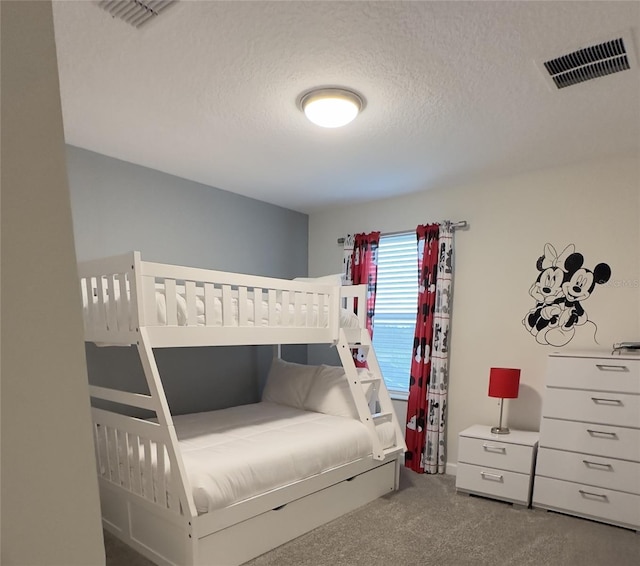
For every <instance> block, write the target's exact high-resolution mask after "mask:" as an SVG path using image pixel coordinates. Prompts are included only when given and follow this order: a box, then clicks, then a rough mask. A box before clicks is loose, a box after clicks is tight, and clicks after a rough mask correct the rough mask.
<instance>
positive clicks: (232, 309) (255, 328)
mask: <svg viewBox="0 0 640 566" xmlns="http://www.w3.org/2000/svg"><path fill="white" fill-rule="evenodd" d="M79 275H80V279H81V288H82V295H83V301H84V308H83V316H84V328H85V340H86V341H87V342H95V343H96V344H98V345H103V346H136V347H137V350H138V352H139V355H140V359H141V362H142V367H143V369H144V372H145V377H146V381H147V385H148V388H149V393H148V394H140V393H131V392H128V391H123V390H116V389H110V388H105V387H98V386H90V394H91V397H92V398H93V399H95V400H99V401H98V402H97V403H95V404H100V402H104V401H108V402H110V403H111V405H110V406H112V407H120V408H125V410H124V411H122V410H116V409H114V410H105V409H104V408H97V407H95V406H94V407H92V415H93V429H94V439H95V447H96V460H97V468H98V478H99V485H100V496H101V507H102V517H103V525H104V527H105V528H106V529H107V530H109V531H110V532H112V533H113V534H114V535H116V536H117V537H119V538H121V539H122V540H123V541H125V542H126V543H128V544H129V545H130V546H132V547H133V548H135V549H136V550H138V551H139V552H141V553H142V554H144V555H145V556H147V557H148V558H150V559H151V560H153V561H154V562H156V563H157V564H161V565H170V564H171V565H202V566H204V565H206V566H214V565H225V566H226V565H231V564H241V563H243V562H245V561H247V560H250V559H251V558H253V557H255V556H258V555H260V554H262V553H264V552H266V551H267V550H270V549H272V548H275V547H276V546H279V545H280V544H282V543H284V542H286V541H288V540H291V539H293V538H295V537H297V536H299V535H301V534H303V533H305V532H307V531H309V530H311V529H313V528H315V527H317V526H319V525H321V524H324V523H326V522H328V521H330V520H332V519H334V518H336V517H338V516H340V515H342V514H344V513H346V512H348V511H351V510H353V509H355V508H357V507H359V506H361V505H363V504H365V503H367V502H369V501H372V500H374V499H376V498H377V497H380V496H381V495H384V494H386V493H388V492H390V491H393V490H395V489H397V488H398V474H399V463H400V458H401V457H402V455H403V453H404V451H405V449H406V447H405V444H404V436H403V433H402V431H401V429H400V427H399V425H398V421H397V419H396V417H395V414H394V411H393V408H392V404H391V399H390V398H389V394H388V391H387V389H386V387H385V385H384V380H383V379H382V375H381V373H380V368H379V366H378V363H377V360H376V358H375V354H374V352H373V348H372V345H371V341H370V338H369V334H368V332H367V331H366V326H365V312H364V310H365V308H366V300H365V298H366V287H365V286H364V285H358V286H345V287H341V286H339V285H335V284H333V285H331V284H324V283H323V282H322V281H321V282H301V281H295V280H294V281H289V280H282V279H273V278H267V277H256V276H249V275H243V274H236V273H226V272H220V271H211V270H205V269H194V268H189V267H179V266H174V265H166V264H159V263H152V262H146V261H142V260H141V258H140V254H139V253H138V252H131V253H129V254H125V255H121V256H116V257H109V258H105V259H99V260H93V261H86V262H81V263H80V264H79ZM354 299H358V300H357V301H354ZM356 303H357V307H356ZM309 343H329V344H335V345H336V347H337V348H338V353H339V355H340V359H341V362H342V364H343V367H342V368H332V367H329V366H318V367H310V366H299V365H298V364H291V363H288V362H284V361H280V360H278V359H277V358H276V360H275V361H274V364H273V366H272V369H271V372H270V376H269V381H268V382H267V385H266V387H265V392H264V395H263V399H262V402H260V403H256V404H253V405H244V406H241V407H232V408H229V409H223V410H221V411H212V412H210V413H198V414H193V415H179V416H173V415H172V414H171V412H170V410H169V406H168V403H167V399H166V396H165V393H164V389H163V385H162V381H161V379H160V375H159V372H158V367H157V365H156V361H155V357H154V348H168V347H181V346H212V345H213V346H215V345H258V344H273V345H275V346H277V348H276V352H277V353H279V346H280V345H281V344H309ZM353 348H360V349H361V350H362V351H363V352H364V353H365V355H366V356H367V362H368V370H359V369H356V367H355V365H354V362H353V357H352V355H351V351H352V349H353ZM345 392H346V395H347V398H346V399H345V397H344V395H343V396H342V398H341V399H338V404H337V406H338V409H339V410H338V411H337V412H336V411H332V410H329V411H325V407H327V406H328V405H327V403H329V405H331V404H332V403H333V401H335V399H336V397H335V396H336V394H337V395H338V397H340V395H342V394H344V393H345ZM114 403H115V404H117V405H113V404H114ZM341 403H342V404H341ZM334 405H335V403H334V404H333V405H331V406H334ZM132 408H134V410H140V409H146V410H147V411H151V412H152V413H153V414H155V418H150V419H142V418H137V417H134V416H130V415H128V414H123V413H127V412H129V413H131V411H132ZM331 412H332V413H333V414H325V413H331ZM294 433H295V434H294ZM278 439H280V441H279V442H278ZM282 439H286V444H285V449H283V448H282V447H283V440H282ZM272 440H275V441H276V444H275V445H271V444H269V442H270V441H272ZM287 462H289V464H290V465H288V464H287Z"/></svg>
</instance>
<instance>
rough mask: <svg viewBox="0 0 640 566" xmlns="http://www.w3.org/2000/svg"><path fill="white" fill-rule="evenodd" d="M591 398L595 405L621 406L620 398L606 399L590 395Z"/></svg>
mask: <svg viewBox="0 0 640 566" xmlns="http://www.w3.org/2000/svg"><path fill="white" fill-rule="evenodd" d="M591 400H592V401H593V402H594V403H595V404H596V405H617V406H622V400H620V399H607V398H606V397H591Z"/></svg>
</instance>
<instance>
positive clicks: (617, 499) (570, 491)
mask: <svg viewBox="0 0 640 566" xmlns="http://www.w3.org/2000/svg"><path fill="white" fill-rule="evenodd" d="M533 506H534V507H543V508H545V509H552V510H555V511H562V512H565V513H569V514H572V515H578V516H580V517H586V518H588V519H596V520H603V521H606V522H609V523H614V524H616V525H620V526H623V527H628V528H635V529H638V528H640V495H631V494H629V493H622V492H619V491H613V490H609V489H603V488H596V487H592V486H588V485H583V484H579V483H573V482H567V481H562V480H556V479H549V478H545V477H536V482H535V488H534V491H533Z"/></svg>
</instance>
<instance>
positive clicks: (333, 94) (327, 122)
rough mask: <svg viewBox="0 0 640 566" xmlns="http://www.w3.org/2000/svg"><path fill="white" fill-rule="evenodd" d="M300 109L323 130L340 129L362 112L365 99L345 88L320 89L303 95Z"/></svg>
mask: <svg viewBox="0 0 640 566" xmlns="http://www.w3.org/2000/svg"><path fill="white" fill-rule="evenodd" d="M300 107H301V108H302V111H303V112H304V114H305V116H306V117H307V118H308V119H309V120H311V122H313V123H314V124H316V125H318V126H322V127H323V128H340V127H341V126H346V125H347V124H348V123H349V122H351V121H352V120H354V119H355V117H356V116H357V115H358V113H359V112H361V111H362V109H363V108H364V99H363V98H362V97H361V96H360V95H359V94H356V93H355V92H353V91H351V90H347V89H344V88H319V89H315V90H311V91H309V92H307V93H306V94H303V95H302V97H301V99H300Z"/></svg>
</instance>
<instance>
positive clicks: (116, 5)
mask: <svg viewBox="0 0 640 566" xmlns="http://www.w3.org/2000/svg"><path fill="white" fill-rule="evenodd" d="M175 2H177V0H100V2H98V6H100V8H102V9H103V10H106V11H107V12H109V14H111V15H112V16H113V17H114V18H118V19H119V20H122V21H123V22H126V23H128V24H131V25H132V26H133V27H136V28H139V27H140V26H141V25H143V24H146V23H147V22H149V21H151V20H152V19H153V18H154V17H155V16H158V15H159V14H160V12H162V11H163V10H164V9H165V8H167V7H168V6H170V5H171V4H174V3H175Z"/></svg>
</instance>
